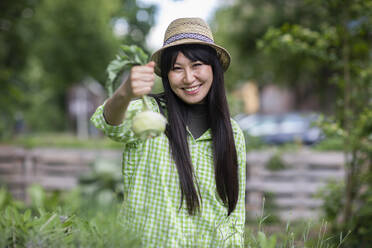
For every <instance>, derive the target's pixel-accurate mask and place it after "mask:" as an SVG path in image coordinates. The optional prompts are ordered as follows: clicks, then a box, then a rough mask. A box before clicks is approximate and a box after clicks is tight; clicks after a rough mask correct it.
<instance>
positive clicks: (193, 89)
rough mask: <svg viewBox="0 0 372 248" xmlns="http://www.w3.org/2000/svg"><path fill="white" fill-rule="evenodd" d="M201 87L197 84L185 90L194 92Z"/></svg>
mask: <svg viewBox="0 0 372 248" xmlns="http://www.w3.org/2000/svg"><path fill="white" fill-rule="evenodd" d="M199 88H200V85H197V86H195V87H191V88H184V90H185V91H187V92H190V93H192V92H194V91H196V90H197V89H199Z"/></svg>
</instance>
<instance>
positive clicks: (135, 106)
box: [90, 100, 143, 144]
mask: <svg viewBox="0 0 372 248" xmlns="http://www.w3.org/2000/svg"><path fill="white" fill-rule="evenodd" d="M105 103H106V102H105ZM105 103H103V104H102V105H101V106H99V107H98V108H97V109H96V111H95V113H94V114H93V115H92V117H91V119H90V120H91V122H92V123H93V125H94V126H95V127H96V128H98V129H99V130H101V131H102V132H103V133H104V134H105V135H106V136H107V137H109V138H111V139H113V140H115V141H117V142H121V143H123V144H128V143H131V142H134V141H137V140H138V138H137V137H136V136H135V134H134V132H133V131H132V119H133V117H134V115H135V114H136V113H137V112H138V111H141V110H142V108H143V102H142V100H134V101H131V102H130V103H129V106H128V108H127V110H126V112H125V118H124V120H123V122H122V123H121V124H120V125H117V126H113V125H110V124H108V123H107V122H106V119H105V117H104V116H103V108H104V106H105Z"/></svg>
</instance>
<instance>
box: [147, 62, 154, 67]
mask: <svg viewBox="0 0 372 248" xmlns="http://www.w3.org/2000/svg"><path fill="white" fill-rule="evenodd" d="M155 65H156V64H155V61H150V62H148V63H147V64H146V66H148V67H152V68H154V67H155Z"/></svg>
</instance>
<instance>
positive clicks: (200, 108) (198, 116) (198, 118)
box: [187, 104, 209, 139]
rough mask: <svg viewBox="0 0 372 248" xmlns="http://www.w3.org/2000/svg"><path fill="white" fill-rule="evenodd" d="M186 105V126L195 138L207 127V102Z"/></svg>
mask: <svg viewBox="0 0 372 248" xmlns="http://www.w3.org/2000/svg"><path fill="white" fill-rule="evenodd" d="M187 107H188V108H187V112H188V118H187V126H188V127H189V130H190V132H191V134H192V136H193V137H194V139H197V138H199V137H200V136H201V135H202V134H203V133H204V132H205V131H207V130H208V128H209V125H208V106H207V104H192V105H188V106H187Z"/></svg>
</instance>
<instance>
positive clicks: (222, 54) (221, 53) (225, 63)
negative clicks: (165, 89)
mask: <svg viewBox="0 0 372 248" xmlns="http://www.w3.org/2000/svg"><path fill="white" fill-rule="evenodd" d="M183 44H202V45H206V46H210V47H212V48H214V49H215V50H216V52H217V57H218V59H219V61H220V63H221V66H222V68H223V70H224V71H226V70H227V69H228V68H229V65H230V61H231V56H230V54H229V52H228V51H227V50H226V49H225V48H223V47H221V46H219V45H216V44H214V43H208V42H204V41H197V40H194V39H182V40H177V41H174V42H172V43H171V44H168V45H165V46H163V47H162V48H160V49H159V50H157V51H156V52H154V53H153V54H152V55H151V61H154V62H155V63H156V65H155V73H156V75H158V76H159V77H161V69H160V63H161V55H162V53H163V51H164V50H165V49H167V48H168V47H173V46H178V45H183Z"/></svg>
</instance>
